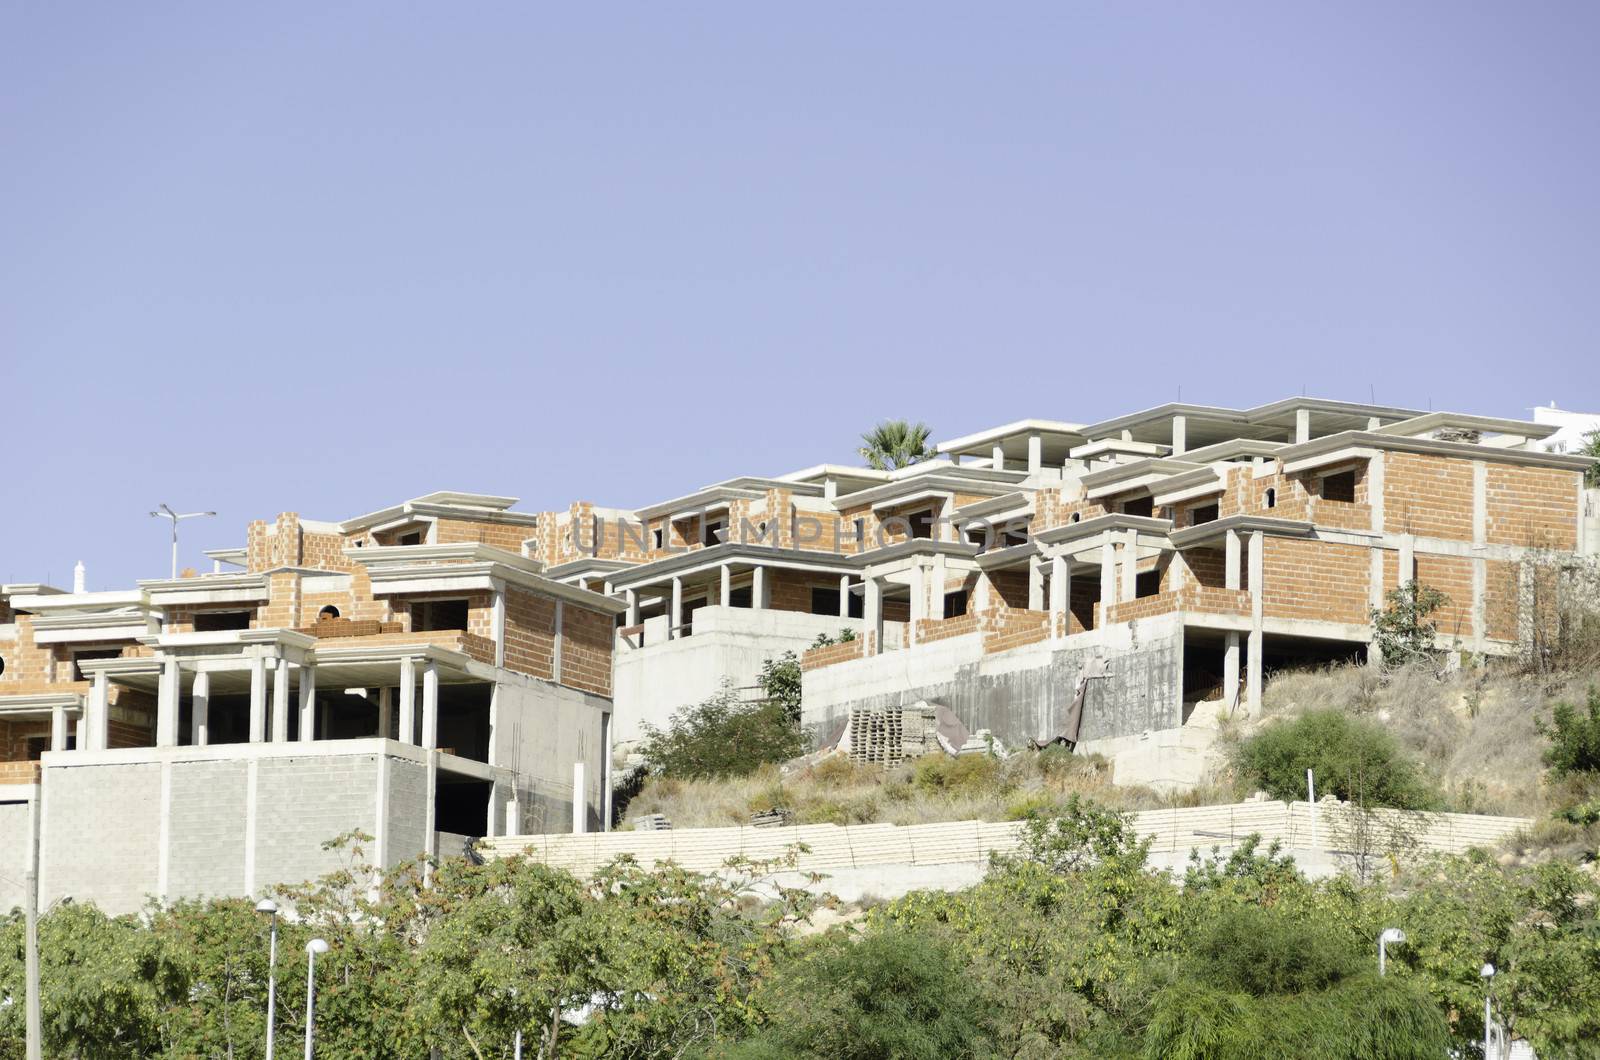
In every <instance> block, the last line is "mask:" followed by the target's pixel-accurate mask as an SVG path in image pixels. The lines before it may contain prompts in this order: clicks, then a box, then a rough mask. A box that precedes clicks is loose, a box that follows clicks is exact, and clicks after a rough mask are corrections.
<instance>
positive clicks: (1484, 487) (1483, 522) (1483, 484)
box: [1368, 460, 1489, 548]
mask: <svg viewBox="0 0 1600 1060" xmlns="http://www.w3.org/2000/svg"><path fill="white" fill-rule="evenodd" d="M1368 492H1371V489H1370V487H1369V488H1368ZM1488 533H1489V465H1488V464H1486V463H1484V462H1483V461H1482V460H1474V461H1473V462H1472V545H1473V547H1474V548H1481V547H1483V545H1484V544H1485V543H1486V542H1487V541H1488V540H1489V538H1488Z"/></svg>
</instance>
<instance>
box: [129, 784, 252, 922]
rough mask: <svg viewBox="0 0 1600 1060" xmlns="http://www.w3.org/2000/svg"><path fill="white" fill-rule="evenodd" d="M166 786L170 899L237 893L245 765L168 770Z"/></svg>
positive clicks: (242, 843)
mask: <svg viewBox="0 0 1600 1060" xmlns="http://www.w3.org/2000/svg"><path fill="white" fill-rule="evenodd" d="M170 784H171V788H172V802H171V806H170V808H169V810H168V813H169V815H170V821H171V838H170V840H169V846H168V849H167V879H168V880H169V889H168V893H169V895H170V896H171V897H173V898H209V897H214V896H217V895H229V894H237V893H239V888H240V887H241V886H242V883H243V880H244V860H245V859H244V853H245V828H244V820H245V808H246V805H247V803H246V799H245V796H246V792H247V790H248V787H249V777H248V770H247V769H246V768H245V763H243V762H238V761H233V762H229V761H215V762H188V763H184V764H182V765H181V766H174V767H172V776H171V780H170ZM152 889H154V888H152Z"/></svg>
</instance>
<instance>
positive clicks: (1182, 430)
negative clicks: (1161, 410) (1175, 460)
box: [1172, 416, 1189, 456]
mask: <svg viewBox="0 0 1600 1060" xmlns="http://www.w3.org/2000/svg"><path fill="white" fill-rule="evenodd" d="M1188 451H1189V417H1187V416H1174V417H1172V455H1173V456H1182V455H1183V454H1184V453H1187V452H1188Z"/></svg>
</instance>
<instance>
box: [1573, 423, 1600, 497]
mask: <svg viewBox="0 0 1600 1060" xmlns="http://www.w3.org/2000/svg"><path fill="white" fill-rule="evenodd" d="M1577 455H1579V456H1587V457H1590V458H1591V459H1592V462H1591V463H1590V464H1589V467H1588V470H1586V471H1584V473H1583V484H1584V485H1585V486H1588V487H1589V488H1590V489H1593V488H1595V487H1596V486H1600V429H1596V430H1592V431H1590V432H1589V433H1588V434H1586V435H1584V436H1583V447H1582V448H1581V449H1579V450H1578V454H1577Z"/></svg>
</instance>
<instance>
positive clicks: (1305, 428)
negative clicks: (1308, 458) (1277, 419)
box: [1294, 409, 1311, 443]
mask: <svg viewBox="0 0 1600 1060" xmlns="http://www.w3.org/2000/svg"><path fill="white" fill-rule="evenodd" d="M1294 440H1295V442H1296V443H1299V442H1309V441H1310V440H1311V410H1310V409H1295V412H1294Z"/></svg>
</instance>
